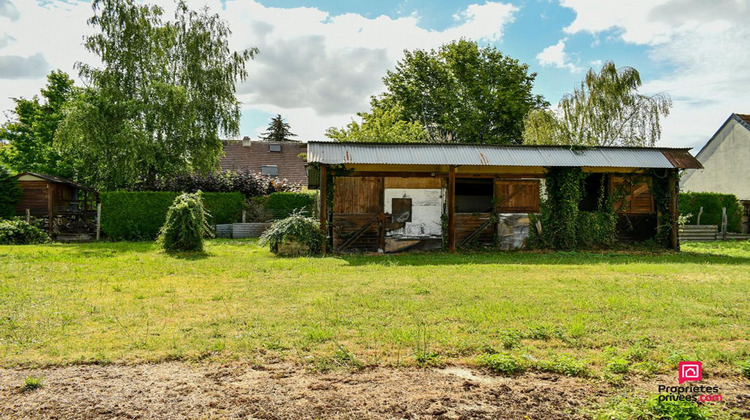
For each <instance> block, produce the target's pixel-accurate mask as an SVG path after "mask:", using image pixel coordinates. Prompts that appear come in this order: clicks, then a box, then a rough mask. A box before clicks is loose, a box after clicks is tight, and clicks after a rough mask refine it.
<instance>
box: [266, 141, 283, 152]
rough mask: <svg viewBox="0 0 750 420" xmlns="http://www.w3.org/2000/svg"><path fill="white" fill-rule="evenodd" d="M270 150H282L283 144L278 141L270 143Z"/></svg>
mask: <svg viewBox="0 0 750 420" xmlns="http://www.w3.org/2000/svg"><path fill="white" fill-rule="evenodd" d="M268 150H269V151H270V152H280V151H281V145H280V144H278V143H271V144H269V145H268Z"/></svg>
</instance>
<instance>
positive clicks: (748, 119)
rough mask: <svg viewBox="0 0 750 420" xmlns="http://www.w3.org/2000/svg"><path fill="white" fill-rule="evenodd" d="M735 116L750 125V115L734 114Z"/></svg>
mask: <svg viewBox="0 0 750 420" xmlns="http://www.w3.org/2000/svg"><path fill="white" fill-rule="evenodd" d="M734 115H736V116H738V117H740V119H742V121H745V122H746V123H748V124H750V114H734Z"/></svg>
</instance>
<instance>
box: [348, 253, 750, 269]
mask: <svg viewBox="0 0 750 420" xmlns="http://www.w3.org/2000/svg"><path fill="white" fill-rule="evenodd" d="M336 258H339V259H341V260H344V261H346V262H347V263H348V264H349V265H351V266H363V265H383V266H392V265H403V266H420V265H463V264H515V265H590V264H618V265H627V264H715V265H747V264H750V257H738V256H730V255H720V254H713V253H702V252H661V253H647V252H626V251H611V252H534V251H487V252H477V251H474V252H459V253H456V254H448V253H446V252H426V253H419V254H390V255H373V254H369V255H366V254H360V255H343V256H337V257H336Z"/></svg>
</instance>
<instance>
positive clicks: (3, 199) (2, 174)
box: [0, 165, 23, 219]
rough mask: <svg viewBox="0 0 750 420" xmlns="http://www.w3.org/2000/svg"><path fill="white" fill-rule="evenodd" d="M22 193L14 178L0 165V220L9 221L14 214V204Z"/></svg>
mask: <svg viewBox="0 0 750 420" xmlns="http://www.w3.org/2000/svg"><path fill="white" fill-rule="evenodd" d="M22 193H23V192H22V191H21V187H19V186H18V180H17V179H16V177H14V176H13V175H12V174H11V173H10V171H9V170H8V168H6V167H5V166H3V165H0V219H10V218H11V217H13V216H14V215H15V214H16V204H18V200H20V199H21V195H22Z"/></svg>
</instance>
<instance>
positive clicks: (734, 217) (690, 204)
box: [680, 193, 742, 232]
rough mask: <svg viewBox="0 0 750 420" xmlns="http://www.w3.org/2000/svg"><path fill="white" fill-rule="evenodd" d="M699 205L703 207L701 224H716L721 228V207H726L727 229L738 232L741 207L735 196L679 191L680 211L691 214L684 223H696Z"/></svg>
mask: <svg viewBox="0 0 750 420" xmlns="http://www.w3.org/2000/svg"><path fill="white" fill-rule="evenodd" d="M701 207H703V214H702V215H701V224H702V225H717V226H719V228H721V216H722V211H721V209H722V208H723V207H726V208H727V230H729V231H730V232H740V230H741V229H742V207H741V206H740V202H739V200H737V196H735V195H733V194H718V193H680V213H681V214H688V213H690V214H692V215H693V216H692V217H691V218H690V219H689V220H688V221H687V222H686V224H688V225H695V224H698V213H700V211H701Z"/></svg>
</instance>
